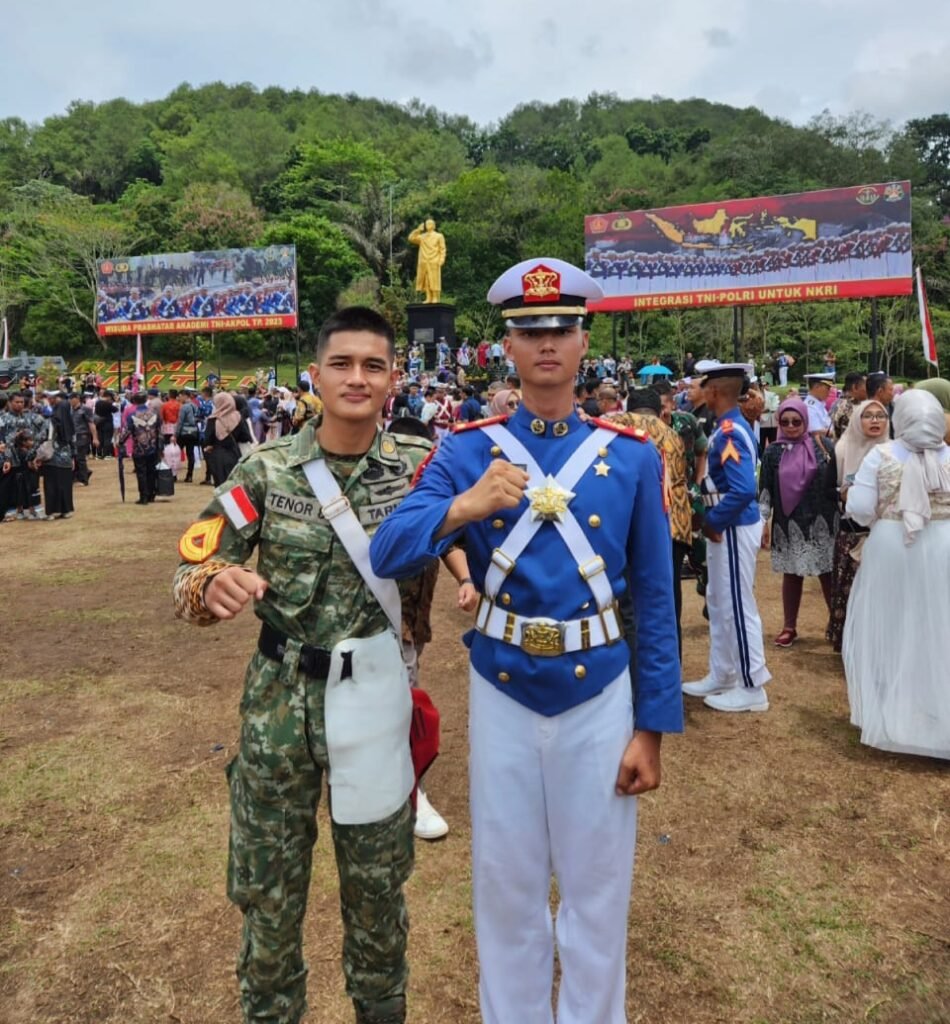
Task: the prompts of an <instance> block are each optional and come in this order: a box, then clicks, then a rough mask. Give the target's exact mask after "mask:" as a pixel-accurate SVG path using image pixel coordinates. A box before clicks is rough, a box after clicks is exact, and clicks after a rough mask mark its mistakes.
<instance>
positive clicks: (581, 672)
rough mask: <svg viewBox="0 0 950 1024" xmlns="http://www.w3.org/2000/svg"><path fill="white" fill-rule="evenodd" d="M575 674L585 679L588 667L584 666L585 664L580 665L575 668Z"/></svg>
mask: <svg viewBox="0 0 950 1024" xmlns="http://www.w3.org/2000/svg"><path fill="white" fill-rule="evenodd" d="M574 675H575V677H576V678H578V679H583V678H584V676H586V675H587V669H586V668H584V666H583V665H578V666H577V668H575V669H574Z"/></svg>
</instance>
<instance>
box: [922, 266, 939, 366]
mask: <svg viewBox="0 0 950 1024" xmlns="http://www.w3.org/2000/svg"><path fill="white" fill-rule="evenodd" d="M917 301H918V303H919V304H920V331H921V337H922V338H923V342H924V359H926V360H927V362H928V363H930V364H931V365H932V366H937V365H938V364H937V342H936V339H935V338H934V329H933V327H932V326H931V323H930V310H929V309H927V292H926V291H925V289H924V275H923V274H922V273H921V272H920V267H918V268H917Z"/></svg>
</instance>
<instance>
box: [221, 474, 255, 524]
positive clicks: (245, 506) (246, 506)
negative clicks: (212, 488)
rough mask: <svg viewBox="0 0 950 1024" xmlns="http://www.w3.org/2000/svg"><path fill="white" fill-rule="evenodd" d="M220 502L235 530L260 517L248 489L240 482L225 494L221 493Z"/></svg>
mask: <svg viewBox="0 0 950 1024" xmlns="http://www.w3.org/2000/svg"><path fill="white" fill-rule="evenodd" d="M218 502H219V504H220V505H221V509H222V511H223V512H224V514H225V515H226V516H227V517H228V519H229V520H230V521H231V525H232V526H233V527H234V529H235V530H242V529H243V528H244V527H245V526H247V525H248V524H249V523H253V522H254V521H255V520H257V519H259V518H260V516H259V515H258V512H257V509H256V508H255V507H254V503H253V502H252V501H251V499H250V498H249V497H248V493H247V491H246V490H245V489H244V488H243V487H242V486H241V485H240V484H238V485H237V486H236V487H232V488H231V489H230V490H229V491H225V492H224V494H219V495H218Z"/></svg>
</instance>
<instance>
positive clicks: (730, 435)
mask: <svg viewBox="0 0 950 1024" xmlns="http://www.w3.org/2000/svg"><path fill="white" fill-rule="evenodd" d="M737 431H742V433H743V436H742V437H737V436H736V432H737ZM750 441H751V444H750V443H749V442H750ZM757 448H758V446H757V444H756V440H755V434H753V433H752V428H751V427H750V426H749V424H748V423H747V421H746V419H745V417H744V416H743V415H742V413H741V412H739V407H738V406H736V407H735V408H733V409H730V410H729V412H727V413H726V414H725V415H724V416H721V417H720V418H719V423H718V425H717V427H716V429H715V430H714V431H713V434H712V437H710V438H709V448H708V453H707V462H706V468H707V472H708V473H709V476H710V477H712V481H713V483H714V484H715V485H716V489H717V490H718V491H719V495H720V501H719V504H718V505H713V506H712V508H708V509H706V525H707V526H708V527H709V528H710V529H711V530H715V531H716V533H722V532H723V530H725V529H727V528H728V527H730V526H751V525H753V524H755V523H758V522H760V521H761V516H760V514H759V503H758V499H757V497H756V483H755V464H756V458H755V456H753V454H752V453H753V452H755V451H757Z"/></svg>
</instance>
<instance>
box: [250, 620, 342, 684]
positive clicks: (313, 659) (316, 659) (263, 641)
mask: <svg viewBox="0 0 950 1024" xmlns="http://www.w3.org/2000/svg"><path fill="white" fill-rule="evenodd" d="M288 640H289V638H288V637H286V636H284V634H283V633H279V632H278V631H277V630H276V629H274V628H273V627H271V626H268V625H267V623H266V622H264V623H262V624H261V635H260V636H259V637H258V638H257V649H258V650H259V651H260V652H261V654H263V655H264V657H265V658H271V659H272V660H273V661H283V660H284V655H285V654H286V653H287V643H288ZM297 665H298V667H299V669H300V671H301V672H303V673H304V674H305V675H308V676H311V677H312V678H313V679H326V678H327V676H328V675H329V674H330V652H329V651H328V650H327V649H326V648H325V647H311V646H310V645H309V644H303V645H302V646H301V648H300V658H299V660H298V662H297Z"/></svg>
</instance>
